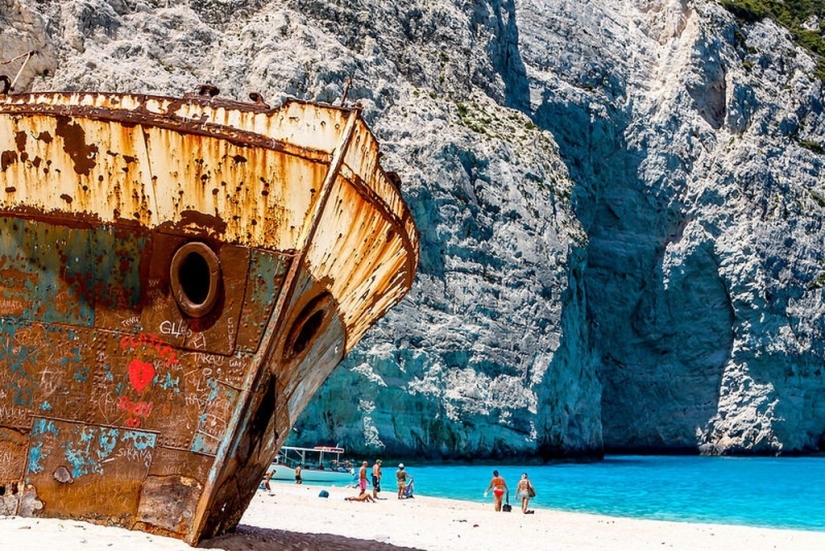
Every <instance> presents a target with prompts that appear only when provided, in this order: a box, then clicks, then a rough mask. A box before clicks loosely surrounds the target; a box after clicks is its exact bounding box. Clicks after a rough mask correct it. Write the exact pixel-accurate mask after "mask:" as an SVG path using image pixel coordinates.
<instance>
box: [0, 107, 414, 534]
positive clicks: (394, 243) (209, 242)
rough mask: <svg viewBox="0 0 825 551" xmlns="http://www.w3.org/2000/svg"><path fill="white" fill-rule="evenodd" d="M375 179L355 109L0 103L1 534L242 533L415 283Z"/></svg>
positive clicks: (394, 209) (406, 228)
mask: <svg viewBox="0 0 825 551" xmlns="http://www.w3.org/2000/svg"><path fill="white" fill-rule="evenodd" d="M378 159H379V150H378V144H377V143H376V140H375V138H374V137H373V136H372V134H371V133H370V131H369V129H368V128H367V127H366V125H365V124H364V122H363V120H362V118H361V116H360V111H359V110H358V109H354V108H352V109H351V108H339V107H331V106H324V105H319V104H315V103H310V102H300V101H288V102H286V103H284V104H283V105H281V106H280V107H277V108H273V109H270V108H269V107H268V106H266V105H261V104H255V103H243V102H234V101H230V100H224V99H220V98H209V97H201V96H198V97H184V98H167V97H156V96H139V95H119V94H101V93H43V94H13V95H5V96H2V95H0V514H5V515H23V516H48V517H59V518H75V519H82V520H87V521H90V522H95V523H101V524H107V525H117V526H122V527H126V528H129V529H137V530H144V531H146V532H150V533H156V534H162V535H167V536H172V537H176V538H180V539H182V540H184V541H186V542H188V543H190V544H193V545H194V544H197V543H198V542H199V541H201V540H203V539H206V538H210V537H214V536H217V535H220V534H222V533H225V532H226V531H227V530H231V529H232V528H234V527H235V526H236V525H237V523H238V521H239V520H240V517H241V515H242V514H243V512H244V510H245V509H246V506H247V505H248V504H249V502H250V501H251V499H252V497H253V496H254V493H255V491H256V489H257V486H258V483H259V481H260V479H261V477H262V475H263V474H264V472H265V470H266V469H267V467H268V466H269V464H270V462H271V461H272V459H273V457H274V456H275V454H276V452H277V450H278V448H279V447H280V446H281V445H282V444H283V442H284V440H285V438H286V436H287V434H288V432H289V430H290V428H291V426H292V424H293V422H294V421H295V419H296V417H297V416H298V415H299V414H300V412H301V411H302V410H303V409H304V407H305V406H306V404H307V402H308V401H309V400H310V398H311V397H312V396H313V394H314V393H315V391H316V390H317V389H318V387H319V386H320V385H321V384H322V383H323V381H324V380H325V379H326V378H327V376H328V375H329V373H330V372H331V371H332V369H333V368H334V367H335V366H336V365H337V364H338V363H339V362H340V361H341V360H342V358H343V357H344V356H345V355H346V353H347V352H348V351H349V350H350V349H352V347H353V346H354V345H355V344H356V343H357V342H358V340H359V339H360V338H361V337H362V335H363V334H364V333H365V332H366V331H367V329H368V328H369V327H370V326H371V325H372V324H373V323H375V321H377V320H378V319H379V318H380V317H381V316H382V315H384V314H385V313H386V312H387V311H388V309H389V308H391V307H392V306H393V305H395V304H396V303H397V302H398V301H400V300H401V298H403V296H404V295H405V294H406V292H407V291H408V290H409V288H410V286H411V285H412V282H413V278H414V275H415V271H416V268H417V265H418V234H417V232H416V229H415V226H414V223H413V220H412V217H411V215H410V212H409V209H408V207H407V205H406V204H405V203H404V201H403V199H402V197H401V194H400V192H399V189H398V186H397V179H396V178H392V175H388V174H386V173H385V172H384V171H383V170H382V168H381V167H380V165H379V162H378Z"/></svg>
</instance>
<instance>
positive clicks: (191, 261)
mask: <svg viewBox="0 0 825 551" xmlns="http://www.w3.org/2000/svg"><path fill="white" fill-rule="evenodd" d="M169 277H170V280H171V283H172V293H173V294H174V296H175V301H176V302H177V303H178V308H180V309H181V311H182V312H183V313H184V314H186V315H187V316H190V317H193V318H202V317H203V316H205V315H207V314H208V313H209V312H211V311H212V309H213V308H215V304H217V302H218V296H219V294H220V286H221V285H220V283H221V265H220V261H219V260H218V256H217V255H216V254H215V252H214V251H213V250H212V249H210V248H209V247H208V246H207V245H206V244H204V243H198V242H192V243H187V244H185V245H183V246H182V247H181V248H179V249H178V250H177V252H175V256H173V257H172V266H171V268H169Z"/></svg>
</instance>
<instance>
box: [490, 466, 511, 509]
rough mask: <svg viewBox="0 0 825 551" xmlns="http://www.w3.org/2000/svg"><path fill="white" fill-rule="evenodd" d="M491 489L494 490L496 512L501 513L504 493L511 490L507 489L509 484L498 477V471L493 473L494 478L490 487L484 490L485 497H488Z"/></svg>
mask: <svg viewBox="0 0 825 551" xmlns="http://www.w3.org/2000/svg"><path fill="white" fill-rule="evenodd" d="M490 488H492V489H493V506H494V507H495V509H496V511H501V499H502V498H503V497H504V491H505V490H507V491H508V492H509V491H510V488H508V487H507V482H505V481H504V479H503V478H502V477H500V476H499V475H498V471H493V478H492V480H490V485H489V486H487V489H486V490H484V497H487V492H489V491H490Z"/></svg>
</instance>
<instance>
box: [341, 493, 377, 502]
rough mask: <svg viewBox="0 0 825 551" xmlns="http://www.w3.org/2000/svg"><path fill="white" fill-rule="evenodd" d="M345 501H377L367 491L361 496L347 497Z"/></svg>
mask: <svg viewBox="0 0 825 551" xmlns="http://www.w3.org/2000/svg"><path fill="white" fill-rule="evenodd" d="M344 501H369V502H372V503H375V500H374V499H373V498H372V496H371V495H369V494H368V493H367V492H364V493H363V494H361V495H360V496H349V497H345V498H344Z"/></svg>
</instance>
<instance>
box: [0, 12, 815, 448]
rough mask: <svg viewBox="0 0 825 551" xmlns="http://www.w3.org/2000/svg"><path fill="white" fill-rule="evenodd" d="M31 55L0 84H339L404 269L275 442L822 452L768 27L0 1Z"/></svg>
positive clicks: (804, 230) (666, 19)
mask: <svg viewBox="0 0 825 551" xmlns="http://www.w3.org/2000/svg"><path fill="white" fill-rule="evenodd" d="M28 50H37V51H38V52H39V54H38V56H36V57H35V58H33V59H32V61H31V62H30V63H29V64H28V65H27V66H26V68H25V70H24V71H23V73H22V74H21V77H20V80H19V81H18V84H17V90H19V91H22V90H89V89H96V90H112V91H120V92H140V93H164V94H182V93H183V92H187V91H191V90H194V89H195V88H196V87H197V86H198V85H199V84H201V83H206V82H210V83H213V84H216V85H217V86H218V87H219V88H220V89H221V91H222V95H224V96H228V97H231V98H236V99H245V98H246V97H247V94H248V93H249V92H260V93H262V94H263V96H264V97H265V98H266V99H267V101H268V102H270V103H277V102H278V101H280V100H282V99H283V98H284V97H286V96H297V97H301V98H307V99H313V100H320V101H327V102H335V101H337V100H338V98H339V97H340V95H341V93H342V90H343V86H344V81H345V79H346V78H351V79H352V83H353V84H352V87H351V89H350V91H349V95H348V99H349V100H350V101H358V102H360V103H361V104H362V106H363V108H364V113H365V116H366V118H367V120H368V122H369V123H370V124H371V126H372V128H373V130H374V131H375V132H376V134H377V136H378V138H379V140H380V141H381V143H382V144H383V150H384V153H385V155H384V159H383V162H384V165H385V168H387V169H388V170H394V171H396V172H398V173H399V174H400V175H401V177H402V180H403V190H404V193H405V197H406V199H407V201H408V202H409V204H410V206H411V208H412V211H413V214H414V216H415V219H416V222H417V225H418V228H419V230H420V232H421V234H422V255H421V258H422V261H421V267H420V271H419V275H418V278H417V282H416V285H415V287H414V289H413V290H412V291H411V293H410V294H409V296H408V297H407V298H406V299H405V300H404V302H402V303H401V304H400V305H399V306H397V307H396V308H395V309H394V310H392V311H391V312H390V314H389V315H388V316H387V317H386V318H385V319H384V320H382V321H381V322H380V323H379V324H378V325H377V326H376V327H375V328H373V329H372V330H371V331H370V333H369V334H368V335H367V337H366V338H365V339H364V341H362V343H361V345H359V347H358V348H357V349H356V350H355V351H354V352H353V353H352V354H351V355H350V356H349V357H348V358H347V360H346V361H345V363H344V364H343V365H342V366H341V367H340V368H339V369H337V370H336V371H335V372H334V373H333V375H332V376H331V377H330V379H329V380H328V381H327V383H326V384H325V386H324V387H323V388H322V390H321V391H320V392H319V395H318V396H317V398H316V399H315V401H314V402H313V403H312V404H311V405H310V406H309V408H308V409H307V411H306V412H304V415H303V416H302V417H301V418H300V420H299V422H298V424H297V425H296V430H295V434H294V438H292V439H291V440H292V443H303V444H313V445H314V444H329V443H338V444H341V445H343V446H345V447H347V448H348V449H349V450H350V451H352V452H353V453H354V454H356V455H358V454H361V453H369V454H373V453H381V454H384V455H385V456H391V455H395V456H407V455H418V456H431V457H449V458H472V457H477V458H485V457H486V458H496V457H503V456H517V455H522V456H533V455H536V456H540V457H550V456H555V455H568V456H575V455H599V454H601V453H603V451H604V450H608V451H611V450H641V449H645V450H658V451H677V450H694V451H695V450H700V451H702V452H705V453H778V452H789V451H799V452H807V451H814V450H816V449H818V448H819V447H820V446H821V445H823V444H825V443H821V442H820V441H821V440H822V436H821V435H822V434H823V433H824V432H825V384H823V383H825V370H824V369H823V359H824V358H825V350H824V349H823V327H824V325H823V322H824V321H825V317H824V316H825V306H824V305H823V289H822V287H823V283H825V258H823V236H824V235H825V234H823V228H822V222H823V219H825V189H824V188H825V182H823V178H822V174H821V171H822V164H823V159H824V158H825V157H823V155H822V154H821V153H818V152H817V151H820V152H821V146H822V143H823V134H825V119H823V109H822V99H823V98H822V83H821V82H819V81H818V80H816V79H815V78H814V77H813V76H812V75H813V70H814V67H815V63H814V61H813V60H812V59H811V57H810V56H809V55H808V54H807V53H806V52H805V51H803V50H801V49H800V48H798V47H797V46H795V45H794V44H793V43H792V42H791V41H790V37H789V35H788V33H787V32H785V31H783V30H781V29H779V28H777V27H776V26H774V25H773V24H771V23H767V22H763V23H759V24H756V25H751V26H745V27H742V26H739V25H738V24H737V23H736V22H735V21H734V20H733V18H732V17H731V16H730V14H728V13H727V12H725V11H724V10H722V9H721V8H720V7H719V6H718V5H717V4H716V3H715V2H705V1H698V0H697V1H688V0H681V1H678V0H647V1H645V0H633V1H628V0H598V1H588V0H579V1H576V2H570V1H565V0H532V1H528V0H505V1H501V0H489V1H484V0H482V1H475V2H469V1H460V0H454V1H452V2H450V1H449V0H429V1H423V0H402V1H401V2H394V3H387V2H379V1H377V0H355V1H346V2H344V1H322V0H314V1H306V0H302V1H300V2H299V1H289V0H287V1H279V2H274V1H264V0H246V1H244V0H201V1H199V0H188V1H187V0H168V1H166V0H154V1H149V0H143V1H141V0H128V1H127V0H110V1H104V0H68V1H63V2H59V3H58V2H45V1H39V0H0V58H2V59H9V58H11V57H14V56H16V55H18V54H20V53H23V52H25V51H28ZM17 67H18V65H15V64H10V65H8V66H0V71H2V72H4V73H8V74H11V75H13V74H15V73H16V71H17ZM7 68H8V69H7ZM817 144H818V145H819V146H820V148H819V149H817V147H816V145H817Z"/></svg>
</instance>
